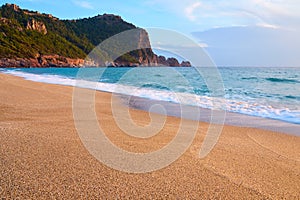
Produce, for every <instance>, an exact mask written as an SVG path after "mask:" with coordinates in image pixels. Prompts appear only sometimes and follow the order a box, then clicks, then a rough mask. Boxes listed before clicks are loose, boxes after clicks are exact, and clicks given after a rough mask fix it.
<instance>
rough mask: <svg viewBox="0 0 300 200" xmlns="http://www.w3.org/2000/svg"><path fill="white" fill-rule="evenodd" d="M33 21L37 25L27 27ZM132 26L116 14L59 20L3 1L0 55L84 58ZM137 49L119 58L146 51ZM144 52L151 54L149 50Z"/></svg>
mask: <svg viewBox="0 0 300 200" xmlns="http://www.w3.org/2000/svg"><path fill="white" fill-rule="evenodd" d="M33 22H34V23H37V24H38V25H39V26H40V27H39V28H36V27H37V26H35V27H34V28H28V25H32V23H33ZM43 26H45V29H46V30H43V29H44V27H43ZM32 27H33V26H32ZM133 28H136V27H135V26H134V25H132V24H130V23H127V22H125V21H123V20H122V19H121V17H119V16H115V15H107V14H104V15H98V16H96V17H92V18H85V19H78V20H59V19H57V18H55V17H52V16H51V15H47V14H40V13H38V12H32V11H28V10H23V9H20V8H19V7H17V6H16V5H13V4H6V5H3V6H2V7H1V8H0V58H35V57H36V56H37V55H40V54H43V55H51V54H58V55H60V56H64V57H69V58H85V56H86V55H87V54H88V53H89V52H90V51H91V50H92V49H93V48H94V47H95V46H96V45H98V44H100V43H101V42H102V41H103V40H105V39H107V38H109V37H111V36H113V35H115V34H117V33H120V32H122V31H125V30H129V29H133ZM139 51H140V52H139V53H137V52H134V53H130V54H126V55H124V56H122V57H121V60H122V61H124V60H126V61H128V62H137V61H138V58H137V57H136V56H137V55H143V54H145V51H142V50H139ZM147 53H150V54H153V52H152V50H151V51H150V52H149V51H148V52H147Z"/></svg>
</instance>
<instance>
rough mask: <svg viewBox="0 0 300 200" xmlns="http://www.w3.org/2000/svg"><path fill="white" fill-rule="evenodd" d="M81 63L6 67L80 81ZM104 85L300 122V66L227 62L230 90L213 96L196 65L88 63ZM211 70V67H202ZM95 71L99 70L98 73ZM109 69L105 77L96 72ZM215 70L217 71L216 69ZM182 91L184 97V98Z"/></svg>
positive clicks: (38, 77) (52, 79)
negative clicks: (102, 65)
mask: <svg viewBox="0 0 300 200" xmlns="http://www.w3.org/2000/svg"><path fill="white" fill-rule="evenodd" d="M78 70H79V69H77V68H41V69H38V68H30V69H2V70H1V71H0V72H2V73H8V74H12V75H16V76H21V77H24V78H25V79H29V80H33V81H39V82H46V83H53V84H62V85H76V79H77V73H78ZM80 70H86V71H87V72H89V73H87V74H88V76H86V77H81V79H84V80H86V81H95V80H97V81H98V82H99V83H98V85H97V89H98V90H103V91H109V92H116V93H121V94H126V95H133V96H137V97H143V98H148V99H153V100H161V101H167V102H174V103H184V104H187V105H192V106H199V107H202V108H209V109H212V108H215V109H223V110H226V111H229V112H233V113H240V114H245V115H250V116H257V117H263V118H269V119H276V120H280V121H285V122H289V123H294V124H300V68H288V67H287V68H266V67H264V68H257V67H255V68H250V67H248V68H246V67H240V68H237V67H232V68H229V67H223V68H222V67H221V68H218V71H219V73H220V75H221V77H222V80H223V85H224V95H223V96H222V97H213V96H212V92H211V91H210V90H209V89H208V88H209V87H208V86H207V84H206V80H208V79H209V78H212V79H213V76H212V77H209V76H208V77H202V76H201V74H199V73H198V72H197V70H195V69H194V68H164V67H149V68H145V67H140V68H93V69H91V68H87V69H80ZM202 70H204V71H205V72H207V73H205V74H206V76H207V74H210V70H211V68H202ZM93 71H94V72H95V73H93ZM99 72H101V73H103V74H102V76H101V77H97V76H96V74H99ZM211 73H215V72H214V71H211ZM179 97H180V99H181V101H179Z"/></svg>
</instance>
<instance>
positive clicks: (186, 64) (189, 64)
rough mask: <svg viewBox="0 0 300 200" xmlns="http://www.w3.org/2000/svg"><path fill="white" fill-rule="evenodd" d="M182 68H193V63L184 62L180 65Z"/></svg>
mask: <svg viewBox="0 0 300 200" xmlns="http://www.w3.org/2000/svg"><path fill="white" fill-rule="evenodd" d="M180 66H181V67H191V66H192V65H191V63H190V62H189V61H182V62H181V64H180Z"/></svg>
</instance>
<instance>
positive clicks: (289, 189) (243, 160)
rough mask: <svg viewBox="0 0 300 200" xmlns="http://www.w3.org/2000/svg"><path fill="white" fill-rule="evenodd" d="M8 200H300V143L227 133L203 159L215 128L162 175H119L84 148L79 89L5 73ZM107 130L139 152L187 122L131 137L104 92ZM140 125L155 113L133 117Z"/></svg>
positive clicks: (1, 123)
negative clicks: (78, 123) (75, 98)
mask: <svg viewBox="0 0 300 200" xmlns="http://www.w3.org/2000/svg"><path fill="white" fill-rule="evenodd" d="M0 85H1V87H0V197H4V198H7V199H13V198H20V199H116V198H117V199H123V198H125V199H137V198H143V199H153V198H158V199H269V198H270V199H300V138H299V137H296V136H290V135H285V134H279V133H274V132H270V131H263V130H259V129H253V128H240V127H232V126H225V127H224V130H223V132H222V135H221V137H220V140H219V142H218V144H217V145H216V147H215V148H214V149H213V151H212V152H211V153H210V154H209V155H208V156H207V157H205V158H204V159H199V157H198V152H199V149H200V147H201V144H202V142H203V139H204V137H205V133H206V131H207V127H208V124H206V123H202V122H200V127H199V129H198V132H197V135H196V138H195V140H194V142H193V144H192V145H191V147H190V148H189V149H188V150H187V151H186V152H185V153H184V155H183V156H182V157H180V159H178V160H177V161H175V162H174V163H172V164H171V165H170V166H168V167H166V168H164V169H161V170H159V171H155V172H151V173H145V174H130V173H125V172H121V171H116V170H114V169H111V168H109V167H107V166H105V165H104V164H102V163H100V162H99V161H97V160H96V159H95V158H94V157H93V156H91V155H90V154H89V153H88V151H87V150H86V149H85V148H84V146H83V144H82V143H81V141H80V139H79V136H78V134H77V132H76V129H75V125H74V121H73V115H72V92H73V89H72V87H67V86H57V85H50V84H43V83H36V82H31V81H26V80H23V79H21V78H18V77H13V76H9V75H3V74H0ZM96 102H97V103H96V110H97V114H98V116H99V115H101V119H102V120H101V122H100V124H101V126H103V129H104V130H105V133H106V134H107V136H108V137H109V138H110V139H111V141H112V142H113V143H115V144H116V145H118V146H120V147H122V148H124V149H127V150H129V151H133V152H147V151H153V150H157V149H159V148H161V147H162V146H164V145H165V144H166V143H168V142H169V141H170V140H171V139H172V137H173V133H174V132H176V131H177V128H178V124H179V122H180V119H178V118H174V117H168V119H167V123H166V125H165V127H164V128H163V130H162V131H161V132H160V133H159V134H158V135H157V136H155V137H152V138H151V139H148V140H147V139H136V138H133V137H130V136H128V135H125V134H123V133H122V131H121V130H120V129H119V128H118V127H117V125H116V124H115V122H114V119H113V117H112V115H111V108H110V105H111V104H110V102H111V94H109V93H101V92H97V97H96ZM130 113H131V115H132V117H133V119H134V121H135V122H136V123H137V124H147V123H149V115H148V113H147V112H144V111H139V110H130Z"/></svg>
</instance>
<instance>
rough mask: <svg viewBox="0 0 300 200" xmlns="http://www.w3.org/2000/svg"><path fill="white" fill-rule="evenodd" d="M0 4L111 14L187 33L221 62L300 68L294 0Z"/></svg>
mask: <svg viewBox="0 0 300 200" xmlns="http://www.w3.org/2000/svg"><path fill="white" fill-rule="evenodd" d="M0 3H1V4H4V3H15V4H18V5H19V6H20V7H21V8H25V9H29V10H37V11H40V12H43V13H51V14H53V15H54V16H56V17H58V18H61V19H77V18H83V17H92V16H95V15H97V14H104V13H111V14H117V15H120V16H122V18H123V19H124V20H125V21H128V22H131V23H133V24H135V25H136V26H138V27H142V28H149V27H156V28H163V29H169V30H174V31H177V32H179V33H182V34H185V35H187V36H188V37H192V38H193V39H194V40H195V41H196V42H198V43H199V44H200V45H201V46H202V47H203V48H204V49H205V50H206V51H207V53H208V54H209V55H210V56H211V57H212V59H213V60H214V62H215V63H216V64H217V65H220V66H241V65H243V66H296V67H300V56H299V60H298V54H299V50H298V49H300V43H299V42H298V37H297V35H298V33H300V12H299V10H300V1H299V0H239V1H236V0H235V1H233V0H185V1H183V0H144V1H141V0H128V1H121V0H109V1H107V0H64V1H62V0H51V1H49V0H10V1H3V0H0ZM299 35H300V34H299ZM150 37H151V36H150ZM249 41H251V42H249ZM299 55H300V54H299Z"/></svg>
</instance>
